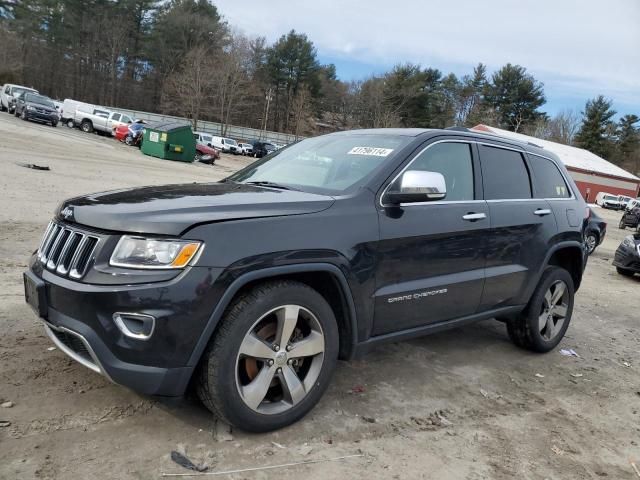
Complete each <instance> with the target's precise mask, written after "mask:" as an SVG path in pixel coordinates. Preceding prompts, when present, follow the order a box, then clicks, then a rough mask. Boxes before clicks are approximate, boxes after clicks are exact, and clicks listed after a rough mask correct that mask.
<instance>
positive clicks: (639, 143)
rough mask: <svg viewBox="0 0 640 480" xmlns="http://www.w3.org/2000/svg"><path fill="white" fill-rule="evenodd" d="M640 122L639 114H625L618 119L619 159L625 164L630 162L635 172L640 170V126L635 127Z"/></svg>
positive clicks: (617, 144)
mask: <svg viewBox="0 0 640 480" xmlns="http://www.w3.org/2000/svg"><path fill="white" fill-rule="evenodd" d="M638 122H640V118H639V117H638V116H637V115H625V116H624V117H622V118H621V119H620V120H619V121H618V131H617V135H616V136H617V142H616V147H617V155H616V157H617V160H618V163H620V164H622V165H624V164H629V166H630V167H631V168H633V169H634V171H635V173H638V171H639V170H640V165H639V164H640V128H638V127H635V126H634V125H635V124H636V123H638Z"/></svg>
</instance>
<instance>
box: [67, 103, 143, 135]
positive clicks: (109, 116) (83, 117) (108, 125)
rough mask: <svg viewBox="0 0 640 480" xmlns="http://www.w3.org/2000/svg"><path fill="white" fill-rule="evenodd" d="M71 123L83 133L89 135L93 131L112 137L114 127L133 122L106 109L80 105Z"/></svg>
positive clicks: (123, 115) (129, 118)
mask: <svg viewBox="0 0 640 480" xmlns="http://www.w3.org/2000/svg"><path fill="white" fill-rule="evenodd" d="M73 122H74V124H75V125H77V126H79V127H80V130H82V131H83V132H86V133H91V132H94V131H95V132H97V133H98V134H108V135H112V134H113V130H114V129H115V128H116V127H118V126H119V125H125V124H130V123H133V120H132V119H131V117H129V116H128V115H125V114H124V113H119V112H112V111H110V110H107V109H106V108H103V107H98V106H95V105H90V104H88V103H80V104H78V105H77V107H76V113H75V116H74V118H73Z"/></svg>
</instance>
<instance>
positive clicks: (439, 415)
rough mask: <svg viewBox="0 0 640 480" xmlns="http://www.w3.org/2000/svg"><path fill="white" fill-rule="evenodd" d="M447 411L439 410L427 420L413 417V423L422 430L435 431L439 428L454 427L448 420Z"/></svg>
mask: <svg viewBox="0 0 640 480" xmlns="http://www.w3.org/2000/svg"><path fill="white" fill-rule="evenodd" d="M448 413H449V412H448V411H447V410H438V411H437V412H433V413H431V414H429V416H428V417H427V418H423V417H411V421H412V422H413V423H415V424H416V425H418V426H419V427H420V430H435V429H436V428H439V427H449V426H451V425H453V422H451V421H450V420H449V419H447V414H448Z"/></svg>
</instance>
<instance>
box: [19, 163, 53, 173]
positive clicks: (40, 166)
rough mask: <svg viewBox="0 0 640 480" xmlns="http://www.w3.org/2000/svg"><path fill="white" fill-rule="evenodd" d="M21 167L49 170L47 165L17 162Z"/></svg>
mask: <svg viewBox="0 0 640 480" xmlns="http://www.w3.org/2000/svg"><path fill="white" fill-rule="evenodd" d="M18 165H20V166H21V167H25V168H31V169H32V170H44V171H46V172H48V171H49V170H51V169H50V168H49V167H48V166H47V165H36V164H35V163H18Z"/></svg>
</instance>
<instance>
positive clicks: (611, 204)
mask: <svg viewBox="0 0 640 480" xmlns="http://www.w3.org/2000/svg"><path fill="white" fill-rule="evenodd" d="M596 205H600V206H601V207H602V208H611V209H613V210H620V208H621V203H620V200H619V199H618V195H614V194H612V193H607V192H600V193H599V194H598V195H596Z"/></svg>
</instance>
